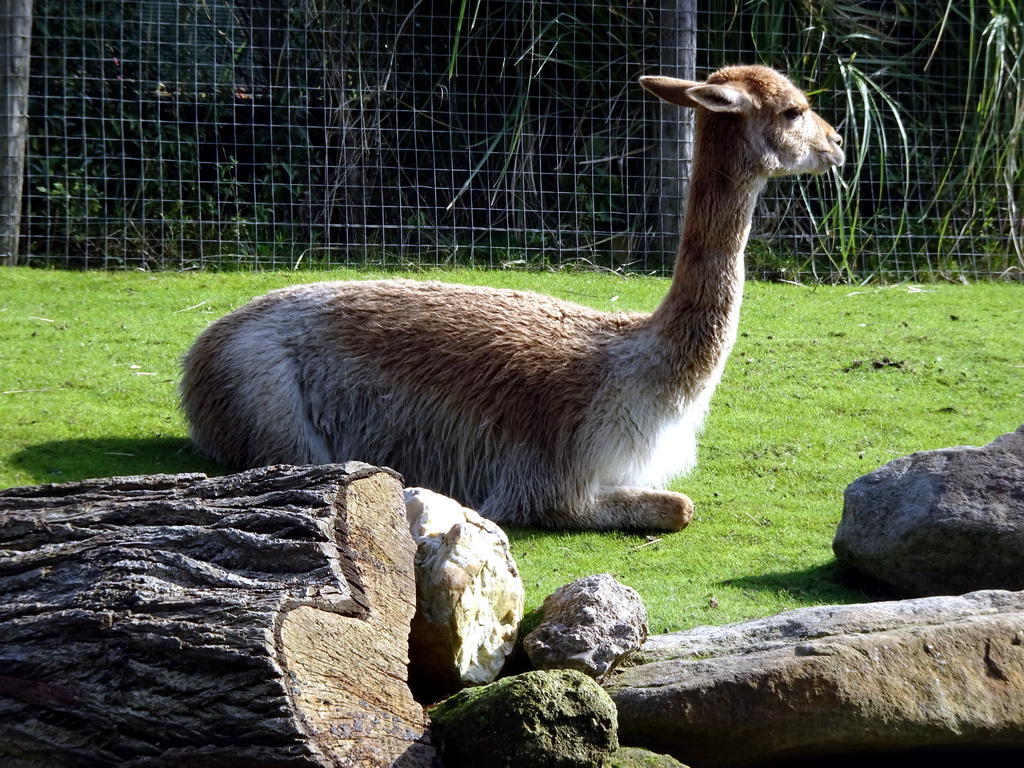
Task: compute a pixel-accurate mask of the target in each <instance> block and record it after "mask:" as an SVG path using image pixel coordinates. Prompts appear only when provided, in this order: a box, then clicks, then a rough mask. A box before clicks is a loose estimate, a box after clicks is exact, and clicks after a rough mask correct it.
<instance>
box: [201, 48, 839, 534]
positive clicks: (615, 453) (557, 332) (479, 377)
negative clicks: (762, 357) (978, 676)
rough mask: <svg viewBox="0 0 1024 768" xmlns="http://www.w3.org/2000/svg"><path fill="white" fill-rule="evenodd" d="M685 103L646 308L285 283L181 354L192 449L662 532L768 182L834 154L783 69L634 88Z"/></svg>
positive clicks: (533, 516)
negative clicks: (679, 156) (674, 225)
mask: <svg viewBox="0 0 1024 768" xmlns="http://www.w3.org/2000/svg"><path fill="white" fill-rule="evenodd" d="M641 84H642V85H643V87H644V88H646V89H647V90H649V91H651V92H652V93H654V94H655V95H657V96H659V97H660V98H662V99H664V100H665V101H668V102H671V103H673V104H677V105H680V106H683V107H688V108H692V109H695V110H697V121H696V138H695V145H694V157H693V164H692V169H693V172H692V178H691V186H690V194H689V204H688V206H687V215H686V224H685V227H684V232H683V236H682V238H681V241H680V246H679V256H678V259H677V263H676V269H675V273H674V275H673V278H672V284H671V286H670V288H669V291H668V294H667V295H666V297H665V299H664V301H663V302H662V303H661V305H659V307H658V308H657V309H656V310H655V312H654V313H653V314H651V315H642V314H626V313H603V312H598V311H596V310H593V309H590V308H587V307H582V306H578V305H575V304H570V303H568V302H564V301H560V300H557V299H554V298H551V297H548V296H542V295H538V294H532V293H522V292H516V291H507V290H497V289H492V288H476V287H467V286H458V285H447V284H442V283H435V282H432V283H420V282H412V281H405V280H381V281H367V282H334V283H314V284H310V285H298V286H293V287H290V288H285V289H282V290H278V291H274V292H272V293H269V294H267V295H265V296H261V297H259V298H256V299H254V300H253V301H251V302H249V303H248V304H246V305H245V306H243V307H241V308H240V309H238V310H236V311H234V312H232V313H231V314H229V315H227V316H226V317H223V318H221V319H220V320H218V321H217V322H215V323H213V324H212V325H211V326H210V327H209V328H207V329H206V330H205V331H204V332H203V333H202V334H201V335H200V336H199V338H198V339H197V341H196V342H195V344H194V345H193V347H192V349H191V350H190V351H189V352H188V354H187V355H186V356H185V359H184V376H183V379H182V384H181V394H182V405H183V408H184V411H185V415H186V417H187V418H188V420H189V423H190V428H191V434H192V439H193V441H194V442H195V444H196V446H197V448H198V449H199V450H200V451H203V452H205V453H207V454H209V455H210V456H212V457H213V458H214V459H216V460H217V461H219V462H221V463H223V464H226V465H228V466H231V467H239V468H240V467H254V466H260V465H264V464H273V463H291V464H309V463H328V462H341V461H347V460H360V461H365V462H369V463H371V464H378V465H384V466H389V467H393V468H394V469H397V470H398V471H399V472H401V473H402V474H403V475H404V477H405V480H406V482H407V483H408V484H409V485H419V486H425V487H428V488H431V489H433V490H436V491H439V492H441V493H446V494H448V495H450V496H453V497H455V498H456V499H458V500H460V501H461V502H462V503H464V504H466V505H468V506H472V507H475V508H476V509H478V510H479V511H480V513H481V514H483V515H484V516H486V517H489V518H491V519H492V520H495V521H497V522H503V523H511V524H529V525H541V526H553V527H573V528H648V529H660V530H679V529H681V528H683V527H684V526H686V525H687V523H689V521H690V519H691V517H692V515H693V504H692V503H691V501H690V499H689V498H687V497H686V496H685V495H683V494H681V493H674V492H671V491H665V490H659V489H658V488H659V486H660V485H661V484H662V483H664V482H665V481H666V480H667V479H668V478H671V477H673V476H675V475H678V474H680V473H682V472H684V471H685V470H687V469H688V468H689V467H691V466H692V465H693V463H694V462H695V460H696V433H697V430H698V428H699V426H700V423H701V421H702V419H703V417H704V414H705V412H706V410H707V407H708V402H709V400H710V398H711V394H712V392H713V391H714V388H715V385H716V384H717V383H718V380H719V378H720V377H721V374H722V369H723V367H724V365H725V360H726V357H727V356H728V353H729V351H730V349H731V348H732V344H733V342H734V340H735V337H736V327H737V321H738V316H739V305H740V299H741V296H742V290H743V249H744V247H745V245H746V239H747V234H748V232H749V228H750V219H751V216H752V213H753V206H754V203H755V200H756V197H757V194H758V193H759V192H760V191H761V189H762V188H763V186H764V184H765V181H766V180H767V179H768V178H769V177H771V176H777V175H781V174H786V173H816V172H820V171H823V170H825V169H826V168H829V167H831V166H835V165H839V164H841V163H842V161H843V153H842V151H841V149H840V138H839V136H838V135H837V134H836V132H835V131H834V130H833V129H832V128H831V127H830V126H829V125H828V124H827V123H825V122H824V121H823V120H822V119H821V118H819V117H818V116H817V115H816V114H814V113H813V112H812V111H811V110H810V107H809V105H808V103H807V99H806V97H805V96H804V95H803V94H802V93H801V92H800V90H798V89H797V88H796V87H795V86H793V85H792V84H791V83H790V82H789V80H787V79H786V78H785V77H783V76H782V75H780V74H778V73H777V72H775V71H773V70H771V69H767V68H765V67H729V68H727V69H723V70H721V71H719V72H716V73H715V74H713V75H711V76H710V77H709V78H708V79H707V80H706V81H705V82H703V83H695V82H688V81H684V80H676V79H673V78H666V77H645V78H642V79H641Z"/></svg>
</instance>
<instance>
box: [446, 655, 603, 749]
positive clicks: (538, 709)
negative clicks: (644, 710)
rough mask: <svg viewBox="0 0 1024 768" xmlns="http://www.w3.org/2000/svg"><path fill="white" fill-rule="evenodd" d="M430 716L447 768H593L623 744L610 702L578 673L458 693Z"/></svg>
mask: <svg viewBox="0 0 1024 768" xmlns="http://www.w3.org/2000/svg"><path fill="white" fill-rule="evenodd" d="M429 714H430V719H431V721H432V722H433V732H432V733H433V736H434V738H435V740H436V743H437V744H438V745H439V750H440V754H441V758H442V760H443V762H444V765H445V768H460V767H464V768H479V767H480V766H492V765H493V766H544V768H594V766H600V765H603V764H604V763H605V761H606V760H607V759H608V758H609V757H610V756H611V755H612V754H613V753H614V752H615V750H616V749H617V748H618V746H619V744H618V738H617V736H616V715H615V706H614V705H613V704H612V701H611V699H610V698H608V695H607V694H606V693H605V692H604V690H602V688H601V686H599V685H598V684H597V683H596V682H595V681H594V680H592V679H591V678H589V677H587V676H586V675H584V674H583V673H581V672H576V671H575V670H569V669H559V670H536V671H531V672H524V673H523V674H521V675H515V676H513V677H506V678H502V679H501V680H498V681H497V682H495V683H491V684H490V685H487V686H483V687H479V688H469V689H466V690H463V691H460V692H459V693H457V694H455V695H454V696H452V697H451V698H449V699H447V700H446V701H444V702H442V703H441V704H439V705H437V706H436V707H434V708H432V709H431V710H429Z"/></svg>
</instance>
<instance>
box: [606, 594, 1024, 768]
mask: <svg viewBox="0 0 1024 768" xmlns="http://www.w3.org/2000/svg"><path fill="white" fill-rule="evenodd" d="M632 660H636V661H638V662H639V664H638V665H637V666H634V667H629V668H620V669H619V670H618V671H616V672H615V673H613V675H612V676H611V677H610V679H609V681H608V682H607V683H606V688H607V690H608V692H609V693H610V695H611V697H612V699H613V700H614V701H615V704H616V705H617V707H618V713H619V738H620V739H621V740H622V742H623V744H628V745H635V746H641V747H645V748H647V749H651V750H654V751H656V752H666V753H669V754H671V755H673V756H674V757H676V758H678V759H680V760H682V761H683V762H685V763H689V764H691V765H698V766H701V768H718V767H724V766H740V765H748V764H751V763H756V762H761V761H765V760H778V759H787V760H791V759H796V758H806V757H823V756H831V755H837V754H841V753H847V752H853V751H856V752H861V751H865V752H866V751H877V750H902V749H913V748H925V747H940V746H946V745H958V746H961V747H965V746H971V747H977V748H989V747H1015V748H1021V747H1024V593H1021V592H1005V591H1001V590H991V591H985V592H975V593H972V594H968V595H963V596H960V597H931V598H919V599H916V600H905V601H900V602H890V603H868V604H865V605H850V606H829V607H821V608H805V609H800V610H795V611H788V612H786V613H782V614H779V615H777V616H773V617H771V618H767V619H761V620H758V621H751V622H745V623H742V624H733V625H729V626H724V627H702V628H698V629H694V630H691V631H688V632H679V633H675V634H672V635H661V636H657V637H652V638H650V639H649V640H648V641H647V643H645V645H644V647H643V648H642V649H641V650H640V651H639V652H638V653H637V654H635V655H634V656H633V659H632ZM632 660H631V661H632Z"/></svg>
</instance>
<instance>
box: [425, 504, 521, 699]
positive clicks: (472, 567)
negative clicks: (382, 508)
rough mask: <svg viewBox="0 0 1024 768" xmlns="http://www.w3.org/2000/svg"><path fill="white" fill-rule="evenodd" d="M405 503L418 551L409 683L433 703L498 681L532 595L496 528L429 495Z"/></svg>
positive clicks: (505, 541) (502, 536) (471, 511)
mask: <svg viewBox="0 0 1024 768" xmlns="http://www.w3.org/2000/svg"><path fill="white" fill-rule="evenodd" d="M405 504H406V513H407V516H408V519H409V528H410V531H411V533H412V537H413V540H414V541H415V542H416V548H417V549H416V558H415V566H416V615H415V616H414V618H413V621H412V631H411V635H410V645H409V658H410V675H409V677H410V680H409V682H410V686H411V687H412V688H413V690H414V692H415V693H416V695H417V698H420V700H428V701H433V700H436V699H437V698H438V697H440V696H442V695H445V694H448V693H451V692H453V691H456V690H459V689H460V688H464V687H466V686H468V685H483V684H485V683H489V682H491V681H493V680H494V679H495V678H496V677H497V676H498V673H499V672H501V669H502V667H503V666H504V664H505V660H506V658H507V657H508V655H509V654H510V653H511V652H512V649H513V648H514V647H515V641H516V637H517V634H518V632H519V623H520V621H522V618H523V602H524V599H525V593H524V590H523V583H522V580H521V579H520V577H519V571H518V569H517V568H516V563H515V561H514V560H513V559H512V554H511V551H510V548H509V542H508V537H507V536H506V535H505V533H504V531H502V530H501V529H500V528H499V527H498V526H497V525H495V524H494V523H492V522H491V521H490V520H485V519H484V518H482V517H480V515H478V514H477V513H476V512H474V511H473V510H471V509H466V508H465V507H463V506H461V505H460V504H459V503H458V502H456V501H454V500H452V499H449V498H448V497H446V496H441V495H440V494H437V493H434V492H432V491H428V490H426V489H423V488H407V489H406V490H405Z"/></svg>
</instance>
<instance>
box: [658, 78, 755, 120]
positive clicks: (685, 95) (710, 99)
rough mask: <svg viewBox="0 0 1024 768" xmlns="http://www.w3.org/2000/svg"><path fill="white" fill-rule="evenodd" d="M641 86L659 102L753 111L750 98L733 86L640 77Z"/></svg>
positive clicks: (720, 109) (721, 110)
mask: <svg viewBox="0 0 1024 768" xmlns="http://www.w3.org/2000/svg"><path fill="white" fill-rule="evenodd" d="M640 85H641V86H643V88H644V89H645V90H647V91H650V92H651V93H653V94H654V95H655V96H657V97H658V98H659V99H662V100H664V101H667V102H668V103H669V104H675V105H677V106H680V107H689V108H690V109H696V108H697V107H704V109H709V110H711V111H712V112H749V111H751V110H752V109H753V108H754V103H753V102H752V101H751V100H750V96H749V95H748V94H747V93H746V92H745V91H743V90H741V89H739V88H736V87H734V86H731V85H708V84H707V83H694V82H692V81H690V80H677V79H676V78H674V77H660V76H648V77H641V78H640Z"/></svg>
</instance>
